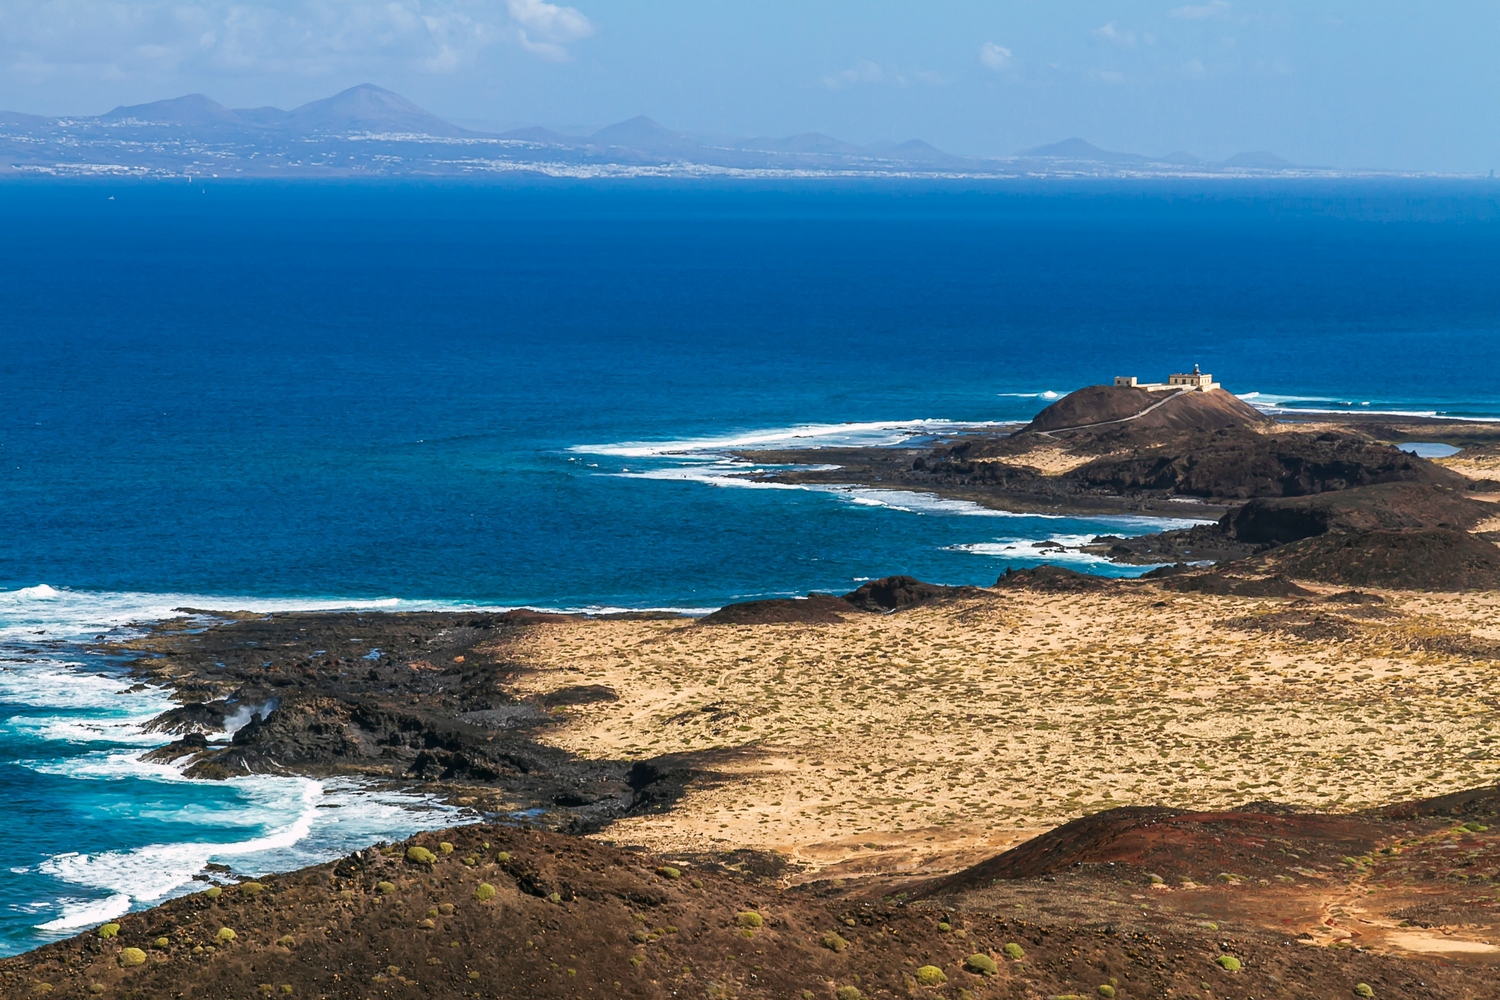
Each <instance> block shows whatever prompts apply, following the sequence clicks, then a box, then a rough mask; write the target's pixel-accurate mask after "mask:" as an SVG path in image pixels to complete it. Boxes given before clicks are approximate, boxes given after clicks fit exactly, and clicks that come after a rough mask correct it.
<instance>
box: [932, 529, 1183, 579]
mask: <svg viewBox="0 0 1500 1000" xmlns="http://www.w3.org/2000/svg"><path fill="white" fill-rule="evenodd" d="M1093 537H1094V536H1093V535H1053V536H1051V537H1050V538H1046V539H1042V540H1040V541H1039V540H1037V539H1034V538H1004V539H998V540H996V541H993V542H970V543H967V544H963V545H950V546H948V551H950V552H970V553H973V554H974V555H979V556H990V557H993V558H997V559H1006V560H1012V561H1014V560H1036V561H1038V562H1048V563H1053V564H1063V565H1072V566H1085V567H1090V568H1096V567H1097V568H1102V567H1108V568H1109V569H1110V570H1112V571H1114V572H1115V573H1118V574H1122V575H1127V576H1129V575H1136V574H1138V573H1145V572H1147V571H1149V570H1152V569H1155V568H1156V567H1157V566H1158V565H1167V564H1165V563H1152V564H1150V565H1145V566H1123V565H1121V564H1120V563H1116V562H1113V561H1111V560H1110V559H1108V558H1106V557H1105V556H1100V555H1095V554H1093V553H1091V552H1079V551H1077V550H1078V547H1079V546H1081V545H1087V544H1088V543H1089V542H1090V541H1091V540H1092V539H1093Z"/></svg>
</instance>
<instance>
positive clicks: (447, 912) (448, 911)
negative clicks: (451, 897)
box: [438, 903, 453, 917]
mask: <svg viewBox="0 0 1500 1000" xmlns="http://www.w3.org/2000/svg"><path fill="white" fill-rule="evenodd" d="M438 912H439V913H441V914H442V915H443V916H445V917H451V916H452V915H453V904H452V903H439V904H438Z"/></svg>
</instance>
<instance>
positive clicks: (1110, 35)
mask: <svg viewBox="0 0 1500 1000" xmlns="http://www.w3.org/2000/svg"><path fill="white" fill-rule="evenodd" d="M1092 34H1093V35H1094V37H1095V38H1102V39H1104V40H1105V41H1106V42H1110V43H1112V44H1115V45H1118V46H1120V47H1121V48H1124V49H1128V48H1132V47H1134V45H1135V32H1134V31H1131V30H1130V29H1128V28H1126V29H1123V30H1122V29H1121V28H1120V27H1119V26H1118V25H1116V24H1115V22H1114V21H1111V22H1109V23H1108V24H1106V25H1104V26H1103V27H1101V28H1095V29H1094V30H1093V32H1092Z"/></svg>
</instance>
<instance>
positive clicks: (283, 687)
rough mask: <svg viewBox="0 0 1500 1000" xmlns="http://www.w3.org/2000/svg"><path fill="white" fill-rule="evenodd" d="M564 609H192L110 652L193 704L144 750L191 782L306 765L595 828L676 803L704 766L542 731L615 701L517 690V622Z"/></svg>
mask: <svg viewBox="0 0 1500 1000" xmlns="http://www.w3.org/2000/svg"><path fill="white" fill-rule="evenodd" d="M552 620H565V617H564V616H555V615H546V614H538V613H533V612H509V613H503V614H482V613H474V612H448V613H445V612H420V613H373V614H371V613H356V612H338V613H287V614H265V615H260V614H243V613H232V612H230V613H226V612H211V611H203V612H195V613H192V614H188V615H185V616H184V617H181V618H176V619H172V620H170V621H166V622H162V623H160V624H158V625H157V626H155V627H154V628H153V629H151V630H150V632H149V633H148V634H146V635H144V636H143V637H140V638H137V639H131V640H128V641H125V642H122V643H119V644H116V645H112V646H110V647H108V651H109V652H110V653H112V654H114V655H118V656H134V657H136V659H135V660H134V663H133V664H132V666H131V667H130V669H131V671H132V673H133V674H134V675H135V676H137V677H138V678H140V679H141V680H142V681H143V682H145V683H150V684H154V685H160V686H164V687H167V688H169V689H171V690H172V692H173V695H174V697H175V698H176V699H177V700H179V701H180V702H181V703H182V704H181V705H180V706H179V707H177V708H174V709H172V710H170V711H168V712H165V713H163V714H162V715H161V716H159V717H157V718H156V719H154V720H152V721H151V722H150V723H149V724H148V726H147V728H148V730H151V731H155V732H160V733H162V734H164V735H170V736H174V737H176V739H175V740H173V742H171V743H169V744H168V745H166V746H163V747H160V748H158V749H156V750H152V751H150V752H149V753H147V754H146V758H147V759H149V760H153V761H157V762H160V763H174V764H177V765H178V766H180V767H182V769H183V773H184V774H186V775H187V776H188V777H190V778H203V779H216V778H226V777H231V776H234V775H242V774H266V773H296V774H301V775H305V776H309V777H314V778H323V777H334V776H342V777H356V778H360V779H363V780H366V781H370V782H375V783H381V784H394V785H400V786H402V787H405V788H411V789H415V790H419V791H422V792H423V793H425V794H429V795H432V796H435V797H437V798H440V799H443V800H445V801H447V802H449V803H451V804H455V805H459V806H463V807H466V808H469V809H472V810H474V811H476V812H477V813H479V814H481V815H487V816H495V817H507V816H514V817H518V818H519V817H524V818H527V819H529V820H530V821H531V822H534V823H538V824H542V825H545V826H547V827H549V828H551V829H557V830H563V831H567V832H571V833H586V832H592V831H596V830H598V829H601V828H603V827H604V826H605V825H607V824H608V823H610V822H611V821H612V820H614V819H617V818H619V817H621V816H626V815H635V814H640V813H643V812H651V811H659V810H661V809H664V808H666V807H667V806H668V805H670V803H671V802H672V801H674V800H675V799H676V798H677V797H678V796H680V795H681V794H682V790H683V788H684V787H685V785H686V783H687V781H688V780H689V778H690V777H691V776H693V775H694V774H695V773H697V772H698V771H700V770H702V769H703V767H704V766H705V764H704V762H700V761H693V760H687V759H677V758H674V759H657V760H646V761H639V760H637V761H625V760H585V759H581V758H578V757H575V756H573V755H571V754H568V753H566V752H564V751H561V750H557V749H555V748H552V747H549V746H548V745H546V744H545V743H544V742H542V741H540V740H538V739H536V738H535V737H536V734H537V733H538V732H539V731H541V730H544V729H545V728H546V727H548V726H552V725H556V724H558V723H560V722H562V721H565V719H566V717H567V713H568V712H569V711H570V709H572V708H574V707H576V706H580V705H587V704H589V703H590V702H594V701H598V700H602V699H609V698H612V697H614V694H613V692H611V691H610V690H609V689H607V688H599V687H590V686H579V687H575V688H569V689H564V690H560V691H556V692H553V693H551V694H549V695H547V696H546V697H542V698H520V697H516V696H514V695H512V694H511V693H509V691H508V682H509V681H510V680H511V679H513V678H514V677H515V676H516V674H517V673H518V672H520V671H522V670H524V668H522V667H519V666H517V665H515V664H513V663H511V662H509V661H508V660H507V657H506V645H507V640H508V639H509V638H510V637H511V636H513V635H514V634H515V633H516V632H517V631H518V630H523V629H526V628H527V627H529V626H531V625H533V624H536V623H538V622H546V621H552Z"/></svg>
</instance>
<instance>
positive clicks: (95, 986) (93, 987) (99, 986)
mask: <svg viewBox="0 0 1500 1000" xmlns="http://www.w3.org/2000/svg"><path fill="white" fill-rule="evenodd" d="M104 989H105V986H104V984H103V983H89V992H90V993H94V994H99V993H103V992H104Z"/></svg>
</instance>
